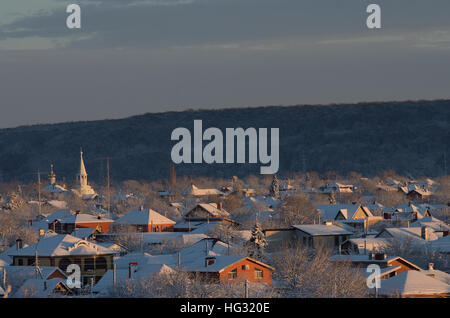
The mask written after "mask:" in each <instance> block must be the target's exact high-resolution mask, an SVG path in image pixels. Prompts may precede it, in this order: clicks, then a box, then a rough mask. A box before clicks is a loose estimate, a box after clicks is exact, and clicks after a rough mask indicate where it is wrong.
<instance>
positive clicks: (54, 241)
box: [9, 234, 116, 256]
mask: <svg viewBox="0 0 450 318" xmlns="http://www.w3.org/2000/svg"><path fill="white" fill-rule="evenodd" d="M36 248H37V251H38V256H69V255H102V254H103V255H108V254H115V253H116V252H115V251H112V250H110V249H108V248H105V247H103V246H100V245H98V244H94V243H91V242H88V241H85V240H82V239H79V238H77V237H75V236H72V235H68V234H66V235H65V234H54V235H51V236H48V237H43V238H41V241H40V242H38V243H36V244H33V245H30V246H28V247H26V248H22V249H20V250H18V251H13V252H11V253H10V254H9V255H10V256H35V254H36Z"/></svg>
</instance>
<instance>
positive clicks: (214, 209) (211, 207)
mask: <svg viewBox="0 0 450 318" xmlns="http://www.w3.org/2000/svg"><path fill="white" fill-rule="evenodd" d="M198 206H200V207H201V208H203V209H204V210H206V211H207V212H208V213H209V214H211V215H212V216H213V217H228V216H230V213H228V211H227V210H225V209H223V208H219V206H218V205H217V203H200V204H198ZM188 213H189V212H188Z"/></svg>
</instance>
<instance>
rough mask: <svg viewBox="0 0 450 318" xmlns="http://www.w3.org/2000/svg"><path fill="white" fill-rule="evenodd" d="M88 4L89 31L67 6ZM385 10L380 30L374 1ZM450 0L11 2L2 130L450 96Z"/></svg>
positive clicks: (3, 9)
mask: <svg viewBox="0 0 450 318" xmlns="http://www.w3.org/2000/svg"><path fill="white" fill-rule="evenodd" d="M70 3H76V4H79V5H80V7H81V25H82V27H81V29H68V28H67V27H66V18H67V16H68V15H69V14H68V13H66V6H67V5H68V4H70ZM370 3H377V4H379V5H380V7H381V21H382V28H381V29H376V30H375V29H368V28H367V27H366V19H367V16H368V15H369V14H368V13H366V7H367V5H368V4H370ZM449 13H450V1H448V0H433V1H426V0H420V1H418V0H396V1H392V0H371V1H365V0H346V1H342V0H302V1H299V0H68V1H62V0H1V1H0V105H1V106H0V110H1V113H0V114H1V116H0V128H7V127H15V126H19V125H29V124H38V123H56V122H66V121H79V120H98V119H112V118H123V117H127V116H132V115H138V114H143V113H148V112H164V111H179V110H186V109H214V108H229V107H248V106H255V107H256V106H267V105H302V104H329V103H353V102H363V101H391V100H418V99H448V98H450V19H449Z"/></svg>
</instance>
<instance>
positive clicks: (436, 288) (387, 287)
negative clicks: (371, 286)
mask: <svg viewBox="0 0 450 318" xmlns="http://www.w3.org/2000/svg"><path fill="white" fill-rule="evenodd" d="M379 293H380V295H387V296H396V295H401V296H407V295H439V294H448V293H450V285H449V284H446V283H444V282H441V281H440V280H438V279H436V278H432V277H430V276H427V275H426V274H424V273H422V272H420V271H405V272H402V273H400V274H398V275H396V276H394V277H392V278H389V279H387V280H384V281H381V287H380V289H379Z"/></svg>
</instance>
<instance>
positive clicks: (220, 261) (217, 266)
mask: <svg viewBox="0 0 450 318" xmlns="http://www.w3.org/2000/svg"><path fill="white" fill-rule="evenodd" d="M209 256H210V257H214V264H211V265H208V266H205V257H202V258H196V259H195V260H192V261H191V262H187V263H186V262H185V263H182V265H181V267H182V269H183V270H187V271H191V272H200V273H204V272H208V273H211V272H213V273H220V272H223V271H224V270H225V269H226V268H228V267H230V266H233V265H234V264H236V263H239V262H241V261H243V260H248V261H250V262H253V263H256V264H258V265H259V266H262V267H265V268H267V269H270V270H272V271H273V270H275V268H273V267H271V266H269V265H267V264H264V263H262V262H260V261H257V260H255V259H253V258H250V257H248V256H231V255H230V256H229V255H214V254H212V253H211V254H210V255H209Z"/></svg>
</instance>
